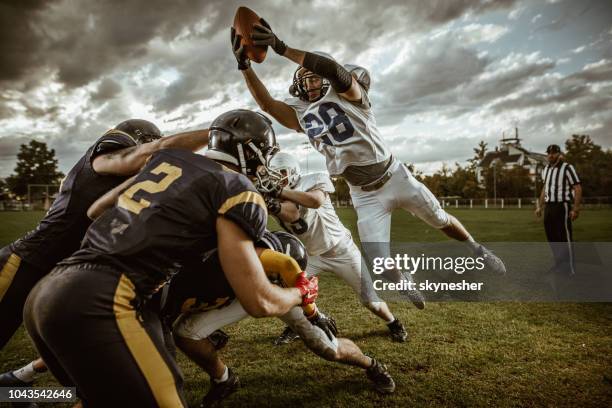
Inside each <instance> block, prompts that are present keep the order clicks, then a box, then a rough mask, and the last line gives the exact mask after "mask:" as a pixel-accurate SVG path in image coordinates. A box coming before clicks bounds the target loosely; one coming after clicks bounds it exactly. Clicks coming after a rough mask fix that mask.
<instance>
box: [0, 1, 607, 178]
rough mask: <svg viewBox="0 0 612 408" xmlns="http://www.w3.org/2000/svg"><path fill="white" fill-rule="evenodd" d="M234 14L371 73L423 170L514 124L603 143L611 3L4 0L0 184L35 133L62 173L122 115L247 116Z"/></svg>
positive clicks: (296, 138) (281, 87) (281, 82)
mask: <svg viewBox="0 0 612 408" xmlns="http://www.w3.org/2000/svg"><path fill="white" fill-rule="evenodd" d="M7 3H8V4H7ZM240 5H247V6H249V7H250V8H252V9H253V10H255V11H256V12H257V13H258V14H259V15H260V16H263V17H265V18H266V20H267V21H268V22H269V23H270V24H271V25H272V28H273V29H274V31H275V32H276V33H277V35H278V36H279V37H280V38H281V39H282V40H284V41H285V42H286V43H287V44H288V45H289V46H292V47H294V48H299V49H304V50H310V51H312V50H321V51H326V52H329V53H331V54H332V55H333V56H334V57H335V58H336V59H337V60H338V61H340V62H341V63H353V64H358V65H362V66H364V67H366V68H368V69H369V70H370V72H371V75H372V88H371V91H370V97H371V100H372V104H373V110H374V113H375V115H376V118H377V123H378V125H379V127H380V129H381V132H382V134H383V136H384V138H385V139H386V140H387V142H388V143H389V144H391V145H392V146H393V152H394V154H395V155H396V156H397V157H399V158H400V159H401V160H402V161H405V162H410V163H414V164H416V167H417V168H418V169H420V170H423V171H425V172H431V171H434V170H435V169H437V168H439V167H440V166H441V165H442V163H444V162H446V163H448V164H453V163H454V162H455V161H459V162H464V161H465V160H466V159H468V158H470V157H471V156H472V154H473V153H472V148H473V147H475V146H476V145H477V143H478V142H479V141H480V140H485V141H487V142H488V143H489V146H490V147H494V146H495V145H496V144H497V141H498V139H499V138H500V137H501V135H502V133H503V132H505V134H509V133H510V132H513V129H514V127H518V128H519V132H520V136H521V137H522V138H523V139H524V140H523V144H524V146H526V147H527V148H530V149H532V150H536V151H542V150H543V149H544V148H545V146H546V145H547V144H549V143H553V142H556V143H559V144H562V143H563V141H564V140H565V139H567V138H568V137H569V136H570V135H571V134H573V133H580V134H584V133H586V134H590V135H591V136H592V137H593V139H594V140H595V142H596V143H598V144H601V145H603V146H604V147H606V148H610V147H612V2H610V1H609V0H594V1H589V0H586V1H578V0H540V1H525V0H499V1H488V0H431V1H427V2H424V1H417V0H413V1H405V0H404V1H384V0H383V1H380V2H372V1H347V0H343V1H337V0H336V1H334V0H315V1H284V0H283V1H281V0H269V1H265V0H261V1H249V2H245V1H242V2H236V1H231V0H206V1H204V0H199V1H197V0H174V1H172V2H168V1H162V0H127V1H126V0H121V1H118V0H117V1H115V0H107V1H94V0H56V1H37V0H22V1H18V2H17V1H15V2H2V3H0V177H3V176H7V175H8V174H10V173H11V172H12V171H13V168H14V166H15V161H16V158H15V156H16V153H17V151H18V148H19V145H20V144H22V143H27V142H28V141H29V140H30V139H32V138H35V139H38V140H42V141H46V142H47V143H48V145H49V146H50V147H52V148H54V149H55V150H56V152H57V156H58V158H59V162H60V169H61V170H62V171H64V172H66V171H67V170H68V169H69V168H70V167H71V166H72V165H73V164H74V162H75V161H76V160H77V159H78V158H79V156H80V155H81V154H82V153H83V152H84V150H85V149H87V147H88V146H89V145H90V144H91V143H92V142H93V141H94V140H95V139H96V138H97V137H99V136H100V135H101V134H102V133H103V132H104V131H105V130H107V129H109V128H111V127H113V126H114V125H115V124H117V123H119V122H121V121H122V120H125V119H127V118H131V117H138V118H143V119H148V120H151V121H154V122H155V123H157V124H158V126H159V127H160V128H161V129H162V130H163V131H164V134H172V133H174V132H178V131H182V130H188V129H195V128H198V127H206V126H207V125H208V124H209V123H210V122H211V121H212V119H214V118H215V117H216V116H217V115H218V114H220V113H222V112H224V111H226V110H230V109H234V108H252V109H255V108H256V105H255V103H254V101H253V100H252V98H251V97H250V95H249V94H248V91H247V89H246V86H245V85H244V83H243V80H242V76H241V74H240V73H239V72H238V71H237V70H236V62H235V60H234V57H233V55H232V53H231V50H230V44H229V27H230V25H231V24H232V21H233V16H234V13H235V10H236V8H237V7H238V6H240ZM254 65H255V70H256V72H257V73H258V74H259V76H260V77H261V79H262V80H263V82H264V83H265V84H266V85H267V87H268V88H269V90H270V92H271V93H272V95H273V96H274V97H276V98H278V99H284V98H286V97H288V93H287V89H288V86H289V84H290V80H291V76H292V73H293V71H294V69H295V65H294V64H293V63H291V62H290V61H288V60H286V59H284V58H282V57H279V56H277V55H275V54H273V53H272V52H271V51H270V53H269V54H268V57H267V59H266V60H265V61H264V62H263V63H262V64H259V65H258V64H254ZM275 128H276V130H277V135H278V138H279V141H280V144H281V147H282V148H283V149H285V150H287V151H290V152H293V153H298V154H300V160H301V164H302V166H303V167H304V168H306V167H307V168H308V170H309V171H313V170H321V169H323V168H324V163H323V159H322V157H321V156H320V155H319V154H318V153H317V152H315V151H314V150H313V149H312V148H309V147H308V146H307V145H305V144H304V142H306V140H307V138H306V136H304V135H303V134H298V133H295V132H292V131H287V130H285V129H283V128H282V127H280V126H278V125H277V126H276V127H275Z"/></svg>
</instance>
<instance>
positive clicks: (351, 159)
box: [231, 19, 506, 280]
mask: <svg viewBox="0 0 612 408" xmlns="http://www.w3.org/2000/svg"><path fill="white" fill-rule="evenodd" d="M261 23H262V24H261V25H255V26H254V32H253V34H251V38H252V39H253V43H254V44H255V45H267V46H270V47H271V48H272V49H273V50H274V51H275V52H276V53H277V54H279V55H281V56H284V57H285V58H287V59H289V60H290V61H293V62H294V63H296V64H297V65H298V68H297V70H296V71H295V73H294V76H293V84H292V85H291V87H290V88H289V91H290V93H291V95H292V96H293V97H294V98H293V99H291V100H289V101H286V102H284V101H279V100H276V99H274V98H272V97H271V96H270V93H269V92H268V90H267V89H266V87H265V86H264V85H263V83H262V82H261V81H260V80H259V78H258V77H257V75H256V74H255V71H254V70H253V69H252V68H251V66H250V61H249V59H248V58H247V56H246V54H245V52H244V47H243V46H242V45H241V42H240V41H241V37H240V36H239V35H237V34H236V33H235V31H233V30H232V38H231V39H232V48H233V52H234V56H235V57H236V60H237V62H238V69H239V70H240V71H241V72H242V74H243V76H244V79H245V82H246V84H247V86H248V89H249V91H250V92H251V94H252V95H253V97H254V98H255V101H256V102H257V104H258V105H259V107H260V108H261V109H262V110H263V111H265V112H267V113H268V114H270V115H272V116H273V117H274V118H275V119H276V120H277V121H278V122H279V123H280V124H282V125H283V126H285V127H287V128H289V129H293V130H296V131H298V132H303V133H306V135H307V136H308V139H309V141H310V143H311V144H312V146H313V147H314V148H315V149H317V150H318V151H319V152H320V153H321V154H323V155H324V156H325V162H326V165H327V170H328V171H329V174H330V175H332V176H342V177H344V179H345V180H346V181H347V182H348V184H349V187H350V193H351V197H352V201H353V205H354V206H355V210H356V212H357V217H358V223H357V225H358V230H359V237H360V239H361V242H362V244H364V249H365V250H366V252H365V255H366V257H367V258H368V259H369V260H370V261H371V260H372V259H373V258H374V257H388V256H390V254H389V252H390V249H389V245H387V243H388V242H389V241H390V231H391V213H392V211H393V210H394V209H396V208H402V209H404V210H406V211H409V212H411V213H413V214H414V215H416V216H417V217H419V218H420V219H421V220H423V221H424V222H426V223H427V224H429V225H430V226H432V227H433V228H436V229H440V230H441V231H442V232H444V233H445V234H446V235H447V236H449V237H450V238H453V239H456V240H458V241H463V242H465V243H466V244H467V245H468V246H469V247H470V248H471V249H472V251H473V252H474V254H475V256H481V257H483V258H484V260H485V264H486V265H487V267H488V269H490V270H494V271H496V272H498V273H501V274H503V273H505V272H506V267H505V266H504V263H503V262H502V261H501V259H499V258H498V257H497V256H496V255H495V254H493V253H492V252H491V251H490V250H488V249H487V248H485V247H484V246H483V245H481V244H479V243H477V242H476V241H475V240H474V239H473V238H472V236H471V235H470V233H469V232H468V231H467V230H466V229H465V227H464V226H463V225H462V224H461V223H460V222H459V220H457V219H456V218H455V217H453V216H452V215H450V214H448V213H447V212H446V211H444V210H443V209H442V208H441V207H440V204H439V202H438V200H437V199H436V198H435V196H434V195H433V194H432V193H431V191H429V189H428V188H427V187H426V186H425V185H423V184H422V183H421V182H419V181H418V180H417V179H416V178H414V176H413V175H412V174H411V173H410V171H409V170H408V169H407V168H406V166H405V165H404V164H402V163H401V162H400V161H399V160H397V159H396V158H394V157H393V156H392V155H391V152H390V151H389V149H388V147H387V146H386V144H385V142H384V141H383V140H382V137H381V135H380V132H379V131H378V128H377V125H376V121H375V118H374V115H373V112H372V109H371V106H370V101H369V98H368V89H369V86H370V76H369V73H368V72H367V70H365V69H364V68H360V67H354V66H347V67H343V66H342V65H340V64H338V63H337V62H336V61H335V60H334V59H333V58H331V57H329V56H327V55H325V54H323V53H312V52H305V51H301V50H298V49H294V48H290V47H288V46H287V45H285V43H283V42H282V41H281V40H279V38H278V37H277V36H276V35H275V34H274V33H273V32H272V29H271V28H270V25H269V24H268V23H267V22H265V21H264V20H263V19H261ZM347 68H348V69H347ZM370 244H371V245H370ZM381 244H382V245H381ZM394 273H395V274H396V277H397V279H398V280H399V279H404V277H402V276H401V274H400V273H399V272H398V271H394ZM405 278H408V276H406V277H405Z"/></svg>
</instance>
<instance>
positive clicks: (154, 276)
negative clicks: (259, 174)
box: [64, 149, 267, 296]
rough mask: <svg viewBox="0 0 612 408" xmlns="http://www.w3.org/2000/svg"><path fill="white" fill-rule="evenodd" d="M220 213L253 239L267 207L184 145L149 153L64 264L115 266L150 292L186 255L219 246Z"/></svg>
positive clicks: (238, 178)
mask: <svg viewBox="0 0 612 408" xmlns="http://www.w3.org/2000/svg"><path fill="white" fill-rule="evenodd" d="M220 215H222V216H225V217H228V218H229V219H231V220H232V221H234V222H236V223H237V224H238V225H239V226H240V227H241V228H242V229H243V230H244V231H245V232H246V233H247V234H248V235H249V236H250V237H251V238H252V239H253V240H255V241H256V240H258V239H259V238H260V237H261V235H262V234H263V232H264V230H265V227H266V221H267V212H266V206H265V203H264V201H263V198H262V197H261V195H260V194H259V193H258V192H257V190H256V189H255V187H254V186H253V184H252V183H251V182H250V181H249V179H248V178H246V177H245V176H244V175H242V174H240V173H237V172H234V171H231V170H229V169H227V168H226V167H224V166H222V165H220V164H218V163H216V162H214V161H212V160H210V159H208V158H206V157H204V156H202V155H198V154H195V153H192V152H189V151H186V150H177V149H167V150H163V151H160V152H157V153H155V154H154V155H153V156H152V157H151V159H150V160H149V162H148V163H147V164H146V165H145V167H144V168H143V169H142V171H141V172H140V173H139V174H138V175H137V176H136V178H135V180H134V181H133V182H132V184H131V185H130V186H128V188H127V189H126V190H125V191H124V192H123V193H122V194H121V195H120V196H119V199H118V200H117V203H116V204H115V206H114V207H113V208H111V209H109V210H107V211H106V212H105V213H104V214H103V215H102V216H100V217H99V218H98V219H97V220H96V221H95V222H94V223H93V224H92V225H91V227H90V228H89V230H88V231H87V234H86V235H85V239H84V241H83V246H82V248H81V249H80V250H79V251H77V252H76V253H75V254H74V255H73V256H72V257H70V258H69V259H67V260H66V261H64V263H65V264H72V263H80V262H95V263H104V264H111V265H115V266H116V267H117V268H118V269H119V270H121V271H123V272H124V273H125V274H126V275H127V276H128V277H129V278H130V280H131V281H132V282H133V283H134V285H135V286H136V290H137V291H138V292H139V293H140V294H141V295H143V296H149V295H151V294H152V293H154V292H155V291H156V290H157V289H158V288H159V287H161V286H163V284H164V283H165V282H166V281H167V280H168V279H169V278H171V277H172V276H173V275H174V274H175V273H176V272H178V270H179V269H180V267H181V266H182V264H183V263H184V262H185V261H186V260H188V259H192V258H195V257H197V256H201V255H202V254H204V253H205V252H207V251H210V250H211V249H213V248H216V247H217V234H216V220H217V217H218V216H220Z"/></svg>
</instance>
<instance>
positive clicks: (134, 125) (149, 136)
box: [106, 119, 162, 144]
mask: <svg viewBox="0 0 612 408" xmlns="http://www.w3.org/2000/svg"><path fill="white" fill-rule="evenodd" d="M112 133H122V134H124V135H127V136H129V137H130V138H131V139H132V140H134V141H135V142H136V143H137V144H143V143H149V142H152V141H154V140H157V139H161V137H162V133H161V132H160V130H159V128H158V127H157V126H155V125H154V124H153V123H151V122H149V121H148V120H144V119H128V120H124V121H123V122H121V123H119V124H118V125H117V126H115V127H114V128H112V129H111V130H109V131H108V132H106V134H107V135H108V134H112Z"/></svg>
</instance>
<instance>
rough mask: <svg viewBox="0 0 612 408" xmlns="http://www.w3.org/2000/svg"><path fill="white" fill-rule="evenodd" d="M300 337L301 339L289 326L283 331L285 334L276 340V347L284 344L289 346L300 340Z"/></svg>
mask: <svg viewBox="0 0 612 408" xmlns="http://www.w3.org/2000/svg"><path fill="white" fill-rule="evenodd" d="M299 337H300V335H299V334H297V333H296V332H294V331H293V330H292V329H291V327H289V326H287V327H285V330H284V331H283V333H282V334H281V335H280V336H278V338H277V339H276V340H274V345H275V346H280V345H282V344H289V343H291V342H292V341H293V340H295V339H298V338H299Z"/></svg>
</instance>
